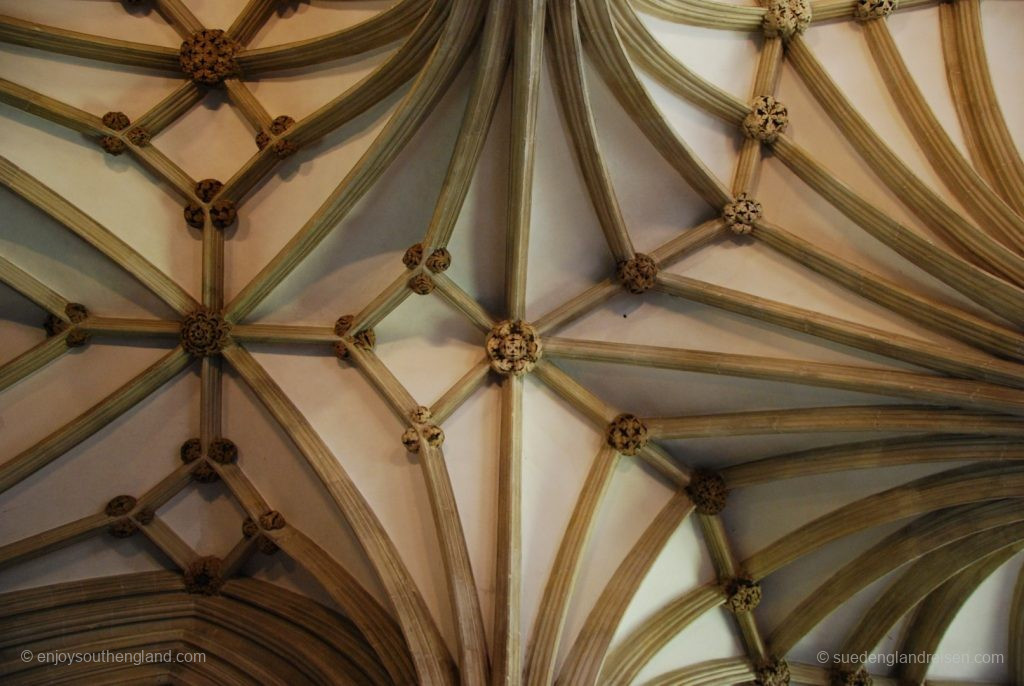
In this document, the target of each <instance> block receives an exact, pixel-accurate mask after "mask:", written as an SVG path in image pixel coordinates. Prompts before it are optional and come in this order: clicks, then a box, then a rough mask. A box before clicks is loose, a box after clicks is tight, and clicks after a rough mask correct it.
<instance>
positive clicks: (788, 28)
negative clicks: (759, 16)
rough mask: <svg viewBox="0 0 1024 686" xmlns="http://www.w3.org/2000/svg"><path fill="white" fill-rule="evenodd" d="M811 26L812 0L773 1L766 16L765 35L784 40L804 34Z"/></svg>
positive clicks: (769, 4)
mask: <svg viewBox="0 0 1024 686" xmlns="http://www.w3.org/2000/svg"><path fill="white" fill-rule="evenodd" d="M810 24H811V3H810V0H771V1H770V2H769V3H768V7H767V11H766V12H765V14H764V33H765V35H766V36H772V37H774V36H780V37H781V38H783V39H784V40H788V39H790V38H792V37H793V36H794V35H795V34H797V33H803V32H804V31H805V30H807V27H808V26H810Z"/></svg>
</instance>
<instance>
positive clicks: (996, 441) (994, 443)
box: [721, 434, 1024, 488]
mask: <svg viewBox="0 0 1024 686" xmlns="http://www.w3.org/2000/svg"><path fill="white" fill-rule="evenodd" d="M961 460H963V461H974V462H989V461H995V460H1024V445H1021V444H1020V443H1019V442H1016V441H1013V440H1012V439H1007V438H1003V437H998V436H996V437H988V436H949V435H942V434H938V435H934V436H923V437H917V436H915V437H911V438H904V437H901V438H886V439H882V440H877V441H862V442H858V443H843V444H839V445H830V446H825V447H822V448H811V449H809V450H800V451H797V452H793V453H786V454H784V455H775V456H772V457H766V458H762V459H760V460H752V461H750V462H743V463H740V464H736V465H731V466H729V467H726V468H725V469H723V470H722V471H721V474H722V476H723V477H724V478H725V480H726V483H728V484H729V488H745V487H747V486H754V485H757V484H763V483H770V482H773V481H778V480H781V479H799V478H801V477H805V476H811V475H815V474H828V473H832V472H843V471H850V470H855V469H872V468H879V467H894V466H897V465H903V464H924V463H929V462H944V461H950V462H958V461H961Z"/></svg>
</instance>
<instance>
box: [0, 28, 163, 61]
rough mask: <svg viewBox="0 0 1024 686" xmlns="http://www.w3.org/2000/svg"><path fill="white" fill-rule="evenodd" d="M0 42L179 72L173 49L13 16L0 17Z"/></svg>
mask: <svg viewBox="0 0 1024 686" xmlns="http://www.w3.org/2000/svg"><path fill="white" fill-rule="evenodd" d="M0 42H4V43H14V44H15V45H24V46H26V47H29V48H37V49H39V50H48V51H50V52H58V53H63V54H65V55H74V56H76V57H85V58H87V59H92V60H101V61H103V62H113V63H114V64H126V65H128V66H131V67H142V68H145V69H155V70H158V71H164V72H171V73H173V74H175V75H180V74H181V67H180V66H179V65H178V49H177V48H164V47H159V46H156V45H146V44H144V43H133V42H130V41H123V40H118V39H116V38H103V37H101V36H90V35H88V34H85V33H79V32H77V31H68V30H66V29H58V28H56V27H54V26H45V25H43V24H37V23H35V22H31V21H23V20H21V19H15V18H14V17H8V16H0Z"/></svg>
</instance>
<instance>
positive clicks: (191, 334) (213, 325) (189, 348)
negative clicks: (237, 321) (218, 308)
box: [181, 307, 231, 357]
mask: <svg viewBox="0 0 1024 686" xmlns="http://www.w3.org/2000/svg"><path fill="white" fill-rule="evenodd" d="M230 334H231V325H230V324H229V323H228V322H227V321H226V320H225V319H224V317H223V316H222V315H221V314H220V313H219V312H213V311H211V310H208V309H206V308H205V307H203V308H199V309H198V310H196V311H194V312H193V313H192V314H190V315H188V316H187V317H185V319H184V320H182V322H181V346H182V347H183V348H184V349H185V352H187V353H188V354H190V355H192V356H194V357H206V356H207V355H216V354H217V353H219V352H220V351H221V349H223V348H224V346H225V345H227V342H228V336H229V335H230Z"/></svg>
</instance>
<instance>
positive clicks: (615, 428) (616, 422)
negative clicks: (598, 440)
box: [605, 413, 648, 455]
mask: <svg viewBox="0 0 1024 686" xmlns="http://www.w3.org/2000/svg"><path fill="white" fill-rule="evenodd" d="M647 435H648V434H647V425H646V424H644V422H643V420H642V419H640V418H639V417H637V416H636V415H633V414H628V413H625V414H620V415H619V416H618V417H616V418H615V419H613V420H612V421H611V422H610V423H609V424H608V427H607V428H606V429H605V439H606V440H607V442H608V445H610V446H611V447H613V448H615V449H616V450H617V451H619V452H620V453H622V454H623V455H636V454H637V453H638V452H640V451H641V450H643V448H644V446H646V445H647Z"/></svg>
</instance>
